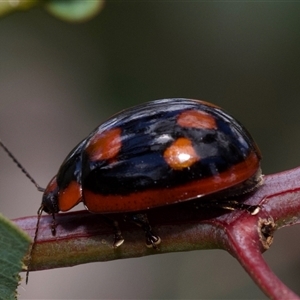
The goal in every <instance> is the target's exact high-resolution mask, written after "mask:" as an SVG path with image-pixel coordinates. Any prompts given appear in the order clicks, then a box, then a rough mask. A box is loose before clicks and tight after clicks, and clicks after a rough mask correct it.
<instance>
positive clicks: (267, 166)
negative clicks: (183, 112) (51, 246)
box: [0, 1, 300, 299]
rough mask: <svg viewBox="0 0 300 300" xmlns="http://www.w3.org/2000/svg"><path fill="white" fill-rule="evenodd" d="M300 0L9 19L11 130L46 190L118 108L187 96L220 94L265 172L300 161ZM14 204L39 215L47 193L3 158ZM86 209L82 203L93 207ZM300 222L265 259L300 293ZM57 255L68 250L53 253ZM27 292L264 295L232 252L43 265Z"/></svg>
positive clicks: (3, 109) (2, 80)
mask: <svg viewBox="0 0 300 300" xmlns="http://www.w3.org/2000/svg"><path fill="white" fill-rule="evenodd" d="M299 16H300V3H295V2H294V3H291V2H290V3H283V2H281V3H279V2H265V3H261V2H260V3H258V2H256V3H255V2H243V3H241V2H200V1H199V2H175V1H174V2H172V1H171V2H162V1H158V2H140V3H139V2H124V3H122V2H113V1H108V2H107V3H106V5H105V8H104V9H103V11H102V12H101V13H100V14H99V15H98V16H97V17H96V18H94V19H92V20H91V21H90V22H87V23H83V24H75V25H74V24H69V23H64V22H62V21H60V20H58V19H55V18H54V17H51V16H50V15H48V14H47V13H46V12H45V11H43V10H42V9H33V10H31V11H29V12H24V13H17V14H13V15H9V16H7V17H5V18H3V19H1V20H0V137H1V139H3V141H4V142H5V143H6V144H7V145H8V146H9V148H10V149H11V150H12V151H13V153H15V155H16V156H17V157H18V158H19V160H20V161H21V162H22V163H23V164H24V165H25V166H26V168H27V169H28V171H29V172H30V173H31V174H32V175H33V177H34V178H35V179H36V180H37V181H38V182H39V183H40V184H41V185H42V186H45V185H46V184H47V183H48V182H49V180H50V179H51V178H52V176H54V175H55V174H56V172H57V170H58V168H59V166H60V164H61V162H62V161H63V159H64V158H65V156H66V155H67V154H68V152H69V151H70V150H71V149H72V148H73V147H74V146H75V145H76V144H77V143H78V142H79V141H80V140H81V139H83V138H84V137H85V136H86V135H87V134H88V133H89V132H90V131H91V130H92V129H93V128H94V127H96V126H97V125H98V124H99V123H100V122H102V121H104V120H105V119H106V118H108V117H110V116H111V115H112V114H113V113H115V112H117V111H119V110H121V109H123V108H127V107H129V106H131V105H134V104H138V103H141V102H145V101H149V100H154V99H159V98H169V97H186V98H196V99H203V100H206V101H210V102H213V103H215V104H217V105H219V106H221V107H223V108H224V109H225V110H227V111H229V112H230V113H231V114H233V115H234V116H235V117H236V118H237V119H238V120H240V121H241V122H242V123H243V124H244V125H245V126H246V127H247V129H248V130H249V131H250V132H251V133H252V135H253V137H254V138H255V140H256V141H257V143H258V145H259V146H260V148H261V151H262V153H263V171H264V173H265V174H270V173H274V172H279V171H284V170H287V169H290V168H292V167H296V166H299V165H300V158H299V151H300V118H299V115H300V55H299V53H300V34H299V32H300V30H299V29H300V17H299ZM0 162H1V168H0V178H1V180H0V197H1V198H0V199H1V200H0V211H1V212H2V213H3V214H4V215H6V216H7V217H9V218H17V217H22V216H27V215H34V214H35V213H36V211H37V209H38V207H39V205H40V201H41V194H39V193H38V192H37V191H36V190H35V188H34V187H33V185H32V184H31V183H30V182H29V181H28V179H27V178H25V176H24V175H23V174H22V173H21V172H20V170H18V169H17V168H16V166H14V165H13V164H12V162H11V161H10V160H9V159H8V158H7V157H6V154H4V153H3V152H1V153H0ZM80 208H81V209H82V206H80ZM299 234H300V232H299V229H298V228H296V227H294V228H289V229H286V230H282V231H280V232H278V233H277V234H276V235H275V242H274V244H273V246H272V247H271V249H270V250H269V251H268V252H267V253H266V254H265V257H266V259H267V261H268V262H269V263H270V264H271V266H272V268H273V269H274V271H275V272H276V274H278V276H279V277H280V278H281V279H283V280H284V282H285V283H286V284H287V285H288V286H289V287H291V288H292V289H293V290H294V291H295V292H296V293H298V294H300V285H299V280H300V255H299V253H300V242H299ZM53 259H55V257H53ZM19 294H20V299H47V298H48V299H102V298H106V299H112V298H122V299H125V298H127V299H134V298H135V299H150V298H160V299H167V298H168V299H171V298H172V299H179V298H180V299H183V298H185V299H188V298H194V299H195V298H197V299H254V298H255V299H264V298H265V296H264V295H263V293H262V292H261V291H260V290H259V289H258V288H257V287H256V285H255V284H254V283H253V282H252V280H251V279H250V278H249V276H248V275H247V274H246V273H245V272H244V270H243V269H242V267H240V266H239V264H238V263H237V262H236V260H235V259H233V258H232V257H231V256H230V255H229V254H227V253H226V252H224V251H219V250H214V251H195V252H190V253H175V254H174V253H172V254H167V255H155V256H152V257H146V258H138V259H128V260H120V261H113V262H107V263H93V264H87V265H82V266H77V267H73V268H66V269H57V270H51V271H42V272H32V273H31V274H30V278H29V284H28V285H27V286H26V285H25V283H24V281H23V282H22V284H21V286H20V288H19Z"/></svg>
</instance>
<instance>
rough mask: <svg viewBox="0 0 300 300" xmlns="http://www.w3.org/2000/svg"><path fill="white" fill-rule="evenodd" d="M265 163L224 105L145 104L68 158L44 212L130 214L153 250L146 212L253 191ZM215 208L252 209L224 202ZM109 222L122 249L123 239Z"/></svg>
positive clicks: (52, 184)
mask: <svg viewBox="0 0 300 300" xmlns="http://www.w3.org/2000/svg"><path fill="white" fill-rule="evenodd" d="M260 161H261V153H260V151H259V149H258V146H257V145H256V143H255V142H254V140H253V139H252V137H251V135H250V134H249V133H248V131H247V130H246V129H245V128H244V127H243V126H242V125H241V124H240V123H239V122H238V121H237V120H235V119H234V118H233V117H232V116H230V115H229V114H227V113H226V112H224V111H223V110H222V109H221V108H220V107H218V106H216V105H213V104H210V103H208V102H205V101H199V100H191V99H183V98H176V99H162V100H155V101H151V102H146V103H144V104H141V105H138V106H135V107H132V108H129V109H127V110H124V111H121V112H120V113H118V114H116V115H114V116H112V117H111V118H110V119H108V120H107V121H105V122H104V123H102V124H101V125H99V126H98V127H97V128H96V129H95V130H94V131H93V132H92V133H91V134H90V135H89V136H88V137H87V138H85V139H84V140H83V141H81V142H80V143H79V144H78V145H77V146H76V147H75V148H74V149H73V150H72V151H71V152H70V153H69V155H68V156H67V157H66V159H65V160H64V162H63V163H62V165H61V167H60V168H59V170H58V173H57V175H55V176H54V177H53V178H52V180H51V181H50V183H49V184H48V186H47V187H46V189H45V191H44V194H43V198H42V204H41V208H40V212H42V211H45V212H46V213H48V214H52V215H53V217H54V215H55V214H56V213H58V212H59V211H68V210H70V209H71V208H73V207H74V206H76V205H77V204H78V203H79V202H83V204H84V205H85V207H86V209H87V210H89V211H90V212H92V213H99V214H105V215H108V214H110V213H129V215H130V220H132V221H133V222H134V223H136V224H138V225H139V226H141V227H142V228H143V230H144V232H145V236H146V245H147V246H149V247H154V248H155V247H156V246H157V245H158V244H159V243H160V241H161V240H160V238H159V237H158V236H157V235H155V234H154V233H153V232H152V229H151V226H150V224H149V222H148V219H147V215H146V211H147V210H148V209H152V208H155V207H159V206H166V205H171V204H175V203H179V202H186V201H191V200H195V199H197V201H199V202H201V201H202V199H205V198H206V196H209V195H210V196H214V195H216V197H217V198H219V196H218V195H219V194H220V192H222V193H221V194H222V197H223V196H224V195H225V196H226V197H225V198H226V199H228V197H230V196H231V195H234V196H237V195H241V194H245V193H249V192H251V191H253V190H255V189H256V188H257V187H258V186H259V185H261V183H262V176H261V168H260ZM222 203H224V204H223V205H222ZM218 205H219V206H220V207H224V208H227V209H228V208H229V209H234V208H242V209H244V208H246V209H247V208H249V207H250V206H247V205H243V204H240V205H239V204H236V203H235V204H233V205H230V204H229V205H228V201H227V200H226V201H225V200H224V202H222V198H221V199H218ZM252 212H253V210H252ZM107 220H110V219H109V218H107ZM111 223H112V224H113V226H114V229H115V240H114V247H118V246H119V245H121V244H122V243H123V241H124V239H123V237H122V235H121V232H120V230H119V228H118V225H117V223H116V222H114V221H111Z"/></svg>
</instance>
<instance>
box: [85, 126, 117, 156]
mask: <svg viewBox="0 0 300 300" xmlns="http://www.w3.org/2000/svg"><path fill="white" fill-rule="evenodd" d="M121 145H122V142H121V129H120V128H113V129H110V130H108V131H104V132H101V133H99V134H96V135H95V136H94V137H92V138H91V140H90V141H89V144H88V146H87V148H86V149H85V151H86V152H87V153H88V155H89V158H90V160H92V161H95V160H108V159H113V158H115V157H116V156H117V155H118V153H119V151H120V149H121Z"/></svg>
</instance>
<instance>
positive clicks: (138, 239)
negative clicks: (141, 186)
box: [15, 168, 300, 299]
mask: <svg viewBox="0 0 300 300" xmlns="http://www.w3.org/2000/svg"><path fill="white" fill-rule="evenodd" d="M299 178H300V168H296V169H293V170H290V171H286V172H282V173H278V174H273V175H269V176H265V183H264V185H263V186H262V187H261V188H260V189H259V190H258V191H257V192H256V193H254V194H253V195H251V196H248V197H247V199H243V200H244V201H245V202H247V203H248V204H252V205H257V204H260V205H261V210H260V212H259V213H258V214H257V215H255V216H252V215H250V214H249V213H248V212H245V211H232V212H228V211H227V212H226V211H224V210H219V209H215V208H213V209H212V208H210V209H209V208H207V209H199V210H197V209H195V208H194V206H193V205H190V204H188V203H186V204H180V205H172V206H168V207H162V208H159V209H152V210H149V212H148V216H149V220H150V222H151V224H153V229H154V231H155V232H156V233H157V234H158V235H159V236H160V237H161V238H162V243H161V245H160V247H159V250H154V249H148V248H146V247H145V245H144V237H143V232H142V231H141V230H140V228H137V227H135V226H133V225H132V224H130V223H124V222H122V216H120V215H118V214H116V215H111V217H112V218H113V219H117V220H118V221H120V225H121V229H122V233H123V236H124V238H125V243H124V244H123V245H122V246H121V247H119V248H117V249H113V247H112V242H113V234H112V229H111V228H110V227H109V226H108V225H107V224H106V223H105V222H104V221H103V219H102V217H101V215H96V214H90V213H89V212H87V211H80V212H75V213H67V214H58V215H57V219H56V221H57V223H58V226H57V230H56V231H57V234H56V236H52V234H51V230H50V225H51V222H52V218H51V216H43V217H42V218H41V223H40V227H39V234H38V238H37V244H36V246H35V250H34V253H33V259H32V264H31V266H30V269H31V270H42V269H50V268H58V267H65V266H72V265H76V264H81V263H87V262H92V261H106V260H112V259H119V258H129V257H139V256H144V255H152V254H159V253H166V252H175V251H189V250H196V249H213V248H214V249H215V248H220V249H225V250H226V251H228V252H230V253H231V254H232V255H233V256H234V257H236V258H237V259H238V260H239V261H240V263H241V265H242V266H243V267H244V268H245V270H246V271H247V272H248V273H249V275H250V276H251V277H252V278H253V280H254V281H255V282H256V283H257V284H258V286H260V288H261V289H262V290H263V291H264V292H265V293H266V295H268V296H269V297H270V298H272V299H287V298H289V299H291V298H293V299H300V298H298V297H297V296H296V295H295V294H294V293H293V292H292V291H291V290H289V289H288V288H287V287H286V286H285V285H284V284H283V283H282V282H281V281H280V280H279V279H278V278H277V277H276V275H275V274H274V273H273V272H272V271H271V270H270V268H269V267H268V265H267V264H266V262H265V261H264V259H263V257H262V255H261V253H262V252H263V251H265V250H266V249H268V247H269V246H270V244H271V243H272V238H273V232H274V230H276V229H279V228H281V227H284V226H289V225H294V224H298V223H299V219H300V182H299ZM199 201H201V199H200V200H199ZM15 222H16V223H17V224H18V225H19V226H20V227H21V228H23V229H24V230H25V231H26V232H28V234H29V235H30V236H31V237H33V234H34V232H35V225H36V217H26V218H21V219H17V220H15ZM54 257H55V259H53V258H54Z"/></svg>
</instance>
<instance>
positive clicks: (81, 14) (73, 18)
mask: <svg viewBox="0 0 300 300" xmlns="http://www.w3.org/2000/svg"><path fill="white" fill-rule="evenodd" d="M103 4H104V0H50V1H49V2H47V4H46V5H45V8H46V9H47V10H48V12H50V13H51V14H53V15H54V16H55V17H57V18H60V19H62V20H64V21H69V22H83V21H87V20H89V19H91V18H93V17H94V16H95V15H97V14H98V13H99V12H100V10H101V9H102V7H103Z"/></svg>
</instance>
